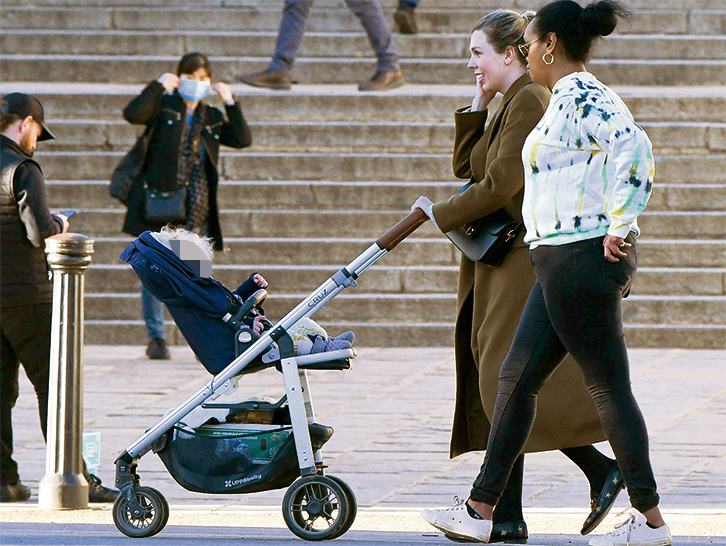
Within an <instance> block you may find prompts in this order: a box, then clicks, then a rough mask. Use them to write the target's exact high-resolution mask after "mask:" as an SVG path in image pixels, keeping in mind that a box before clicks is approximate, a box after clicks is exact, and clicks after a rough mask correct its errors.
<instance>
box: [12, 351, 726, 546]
mask: <svg viewBox="0 0 726 546" xmlns="http://www.w3.org/2000/svg"><path fill="white" fill-rule="evenodd" d="M172 353H173V359H172V360H171V361H149V360H147V359H146V358H145V357H144V355H143V348H142V347H125V346H124V347H105V346H91V347H87V348H86V349H85V353H84V355H85V374H84V416H85V430H86V431H95V432H100V433H101V437H102V447H101V450H102V457H101V467H100V469H99V475H100V476H101V477H102V478H103V479H104V481H105V482H106V483H109V484H110V483H112V482H113V473H114V465H113V461H114V459H115V458H116V456H117V455H118V454H119V453H121V452H122V451H123V449H124V448H125V447H126V446H127V445H129V444H130V443H131V442H133V441H134V440H135V439H136V438H138V437H139V436H140V435H141V434H142V433H143V431H144V430H146V429H147V428H149V427H150V426H151V425H153V424H154V423H155V422H156V421H157V420H158V419H159V418H160V417H161V416H162V415H163V413H164V412H165V411H166V410H167V409H169V408H172V407H174V406H175V405H177V404H179V403H180V402H182V401H183V400H184V399H185V398H186V397H187V396H188V395H189V394H191V393H192V392H194V391H195V390H197V389H198V388H199V387H201V386H202V385H203V384H204V382H205V381H207V380H208V379H209V377H210V376H209V375H208V374H207V373H206V372H205V371H204V370H203V368H202V367H201V365H200V364H199V363H198V362H196V360H195V359H194V357H193V355H192V354H191V352H190V351H189V350H188V349H187V348H182V347H174V348H172ZM630 354H631V367H632V378H633V386H634V391H635V395H636V397H637V399H638V401H639V403H640V406H641V409H642V411H643V413H644V415H645V419H646V423H647V425H648V430H649V434H650V442H651V443H650V449H651V456H652V463H653V467H654V470H655V474H656V478H657V480H658V483H659V488H660V493H661V496H662V501H661V506H662V508H663V510H664V511H665V512H666V514H667V515H668V518H669V522H670V523H671V528H672V530H673V533H674V535H678V536H680V537H682V538H683V541H682V542H681V543H683V544H690V543H693V544H696V543H698V544H701V543H703V544H726V538H724V537H726V502H724V499H726V429H724V426H723V425H724V415H726V380H725V378H726V376H725V374H724V368H723V366H724V362H726V354H724V352H722V351H692V350H689V351H686V350H672V349H669V350H653V349H636V350H632V351H631V353H630ZM453 370H454V362H453V351H452V350H450V349H431V348H427V349H376V348H363V349H360V350H359V356H358V358H356V359H355V361H354V362H353V368H352V369H351V370H349V371H346V372H320V371H318V372H311V373H310V382H311V391H312V395H313V400H314V403H315V410H316V414H317V420H318V422H321V423H325V424H328V425H331V426H333V427H334V428H335V430H336V433H335V435H334V436H333V438H332V439H331V440H330V441H329V442H328V444H327V445H326V447H325V450H324V455H325V459H326V463H327V464H328V465H329V470H328V471H329V473H330V474H333V475H335V476H338V477H340V478H342V479H344V480H345V481H346V482H348V484H349V485H350V486H351V487H352V489H353V490H354V491H355V494H356V496H357V499H358V503H359V507H360V515H359V516H358V518H357V520H356V524H355V525H354V527H353V531H356V530H358V531H360V532H362V533H366V532H370V533H375V532H377V531H381V532H383V531H396V532H404V531H406V532H413V533H420V535H419V536H420V537H421V538H423V537H424V536H426V537H428V534H430V533H431V532H432V531H434V530H433V529H432V528H429V527H428V526H427V524H425V523H424V522H422V520H420V519H419V518H418V516H417V512H418V510H419V509H420V508H422V507H426V506H432V505H446V504H449V503H450V502H451V499H452V497H453V495H459V496H465V495H466V494H467V492H468V488H469V485H470V483H471V480H472V479H473V477H474V476H475V475H476V472H477V470H478V468H479V465H480V463H481V454H480V453H473V454H468V455H465V456H462V457H459V458H457V459H454V460H450V459H449V458H448V440H449V433H450V426H451V417H452V412H453V399H454V373H453ZM282 391H283V388H282V377H281V375H280V374H278V373H277V372H276V371H274V370H268V371H264V372H260V373H257V374H254V375H250V376H246V377H245V378H244V379H243V381H242V383H241V388H240V390H239V391H238V393H237V394H235V399H237V397H240V398H244V397H247V396H260V395H266V396H280V395H281V394H282ZM14 423H15V433H16V439H15V441H16V446H15V454H16V458H17V460H18V461H19V464H20V471H21V477H22V479H23V481H24V483H26V484H27V485H29V486H30V487H31V489H32V490H33V497H31V501H29V502H28V503H17V504H7V505H3V506H2V508H0V521H3V522H5V523H10V522H15V523H17V524H18V525H20V522H38V523H40V522H45V523H57V524H59V525H60V526H61V528H67V526H68V525H71V524H81V523H85V524H92V523H99V524H104V526H103V527H99V528H98V529H101V528H103V529H106V530H107V531H108V530H109V529H110V531H115V529H113V528H112V527H111V528H108V527H107V526H108V525H109V524H110V522H111V519H110V507H102V508H101V507H97V508H94V509H92V510H86V511H73V512H53V513H48V512H43V511H40V510H38V509H37V505H36V504H35V502H36V500H37V486H38V481H39V480H40V479H41V478H42V476H43V473H44V457H45V450H44V446H43V442H42V437H41V435H40V431H39V427H38V418H37V406H36V404H35V400H34V396H33V395H32V388H31V386H30V384H29V383H28V382H27V379H25V378H24V377H23V378H22V381H21V396H20V399H19V400H18V404H17V406H16V409H15V412H14ZM600 447H602V449H603V450H605V451H609V448H608V446H607V445H605V444H603V445H602V446H600ZM139 473H140V474H141V477H142V483H143V484H144V485H148V486H152V487H155V488H157V489H159V490H160V491H161V492H162V493H163V494H164V495H165V496H166V498H167V499H168V501H169V503H170V504H171V505H172V516H171V518H170V521H169V526H170V528H171V527H173V526H183V525H203V526H219V527H220V528H224V527H226V526H234V527H245V526H249V527H250V528H258V527H265V528H267V527H269V528H272V529H279V528H284V523H283V522H282V518H281V516H280V514H279V512H280V510H279V507H280V503H281V500H282V496H283V494H284V491H270V492H263V493H255V494H250V495H243V496H239V495H237V496H233V495H203V494H199V493H191V492H188V491H186V490H184V489H182V488H181V487H180V486H179V485H177V484H176V483H175V482H174V481H173V480H172V478H171V477H170V476H169V474H168V473H167V472H166V470H165V468H164V467H163V465H162V464H161V461H160V460H159V459H158V458H157V457H156V456H155V455H153V454H149V455H147V456H145V457H144V458H143V459H142V460H141V462H140V465H139ZM524 482H525V488H524V493H525V499H524V504H525V507H526V518H527V521H528V524H529V529H530V534H533V535H534V537H535V538H537V540H538V542H537V543H542V544H550V543H551V544H557V543H558V542H557V541H558V540H559V539H558V538H557V537H561V538H562V540H565V537H566V540H565V543H566V542H568V541H569V542H571V543H573V544H580V543H581V544H586V543H587V540H586V539H585V537H580V536H579V535H575V534H576V533H577V532H578V531H579V528H580V526H581V523H582V520H583V519H584V516H585V515H586V514H587V511H588V508H587V507H588V487H587V482H586V481H585V479H584V477H583V476H582V475H581V474H580V472H579V470H578V469H577V468H576V467H575V466H574V465H573V464H572V463H571V462H570V461H569V460H568V459H566V458H565V457H564V456H563V455H561V454H560V453H559V452H548V453H537V454H530V455H528V456H527V458H526V464H525V480H524ZM627 508H628V501H627V495H625V494H623V495H621V496H620V498H618V500H617V502H616V504H615V508H614V509H613V511H612V512H611V515H610V516H608V519H607V520H606V521H605V523H604V524H603V525H602V526H601V528H600V530H607V529H609V528H610V527H611V524H612V523H616V522H617V521H618V520H619V519H622V517H623V512H624V511H625V510H626V509H627ZM4 526H5V524H4ZM93 528H94V527H91V529H93ZM6 529H8V531H7V532H10V529H11V527H9V526H6ZM13 529H16V527H13ZM179 529H181V527H180V528H179ZM179 532H180V533H181V534H180V535H179V537H178V538H179V540H180V541H181V542H183V540H182V538H183V532H182V531H181V530H179ZM220 533H221V535H220V536H222V535H224V533H223V532H222V531H220ZM427 533H428V534H427ZM559 533H564V534H563V535H560V534H559ZM21 534H22V531H21ZM571 534H572V536H571ZM283 535H284V536H286V537H288V538H290V537H291V535H289V534H288V535H285V534H284V533H283V534H282V535H281V536H283ZM215 536H216V535H215ZM224 536H226V535H224ZM365 536H366V537H368V538H366V539H365V540H366V541H367V540H368V539H371V536H369V535H365ZM432 536H433V537H436V536H438V537H441V535H440V534H438V535H437V534H436V533H435V531H434V533H433V535H432ZM689 536H690V537H701V538H699V539H696V538H691V539H687V538H686V537H689ZM9 537H10V535H6V538H8V539H9ZM354 538H355V537H354ZM399 538H401V540H403V539H404V538H405V537H403V535H402V536H400V537H399ZM346 540H348V539H346ZM350 540H353V539H350ZM361 540H362V539H361ZM371 540H372V539H371ZM392 540H393V539H392ZM689 540H697V542H689ZM698 540H703V541H707V542H698ZM548 541H553V542H548ZM582 541H584V542H582ZM396 542H398V540H397V539H396ZM426 542H428V539H427V540H426ZM445 542H446V541H444V542H443V543H445ZM39 543H42V544H50V542H39ZM72 543H74V544H76V542H72ZM101 543H104V542H98V544H101ZM351 543H352V542H351ZM412 543H415V541H414V542H412ZM532 543H533V539H530V544H532ZM366 544H368V542H366Z"/></svg>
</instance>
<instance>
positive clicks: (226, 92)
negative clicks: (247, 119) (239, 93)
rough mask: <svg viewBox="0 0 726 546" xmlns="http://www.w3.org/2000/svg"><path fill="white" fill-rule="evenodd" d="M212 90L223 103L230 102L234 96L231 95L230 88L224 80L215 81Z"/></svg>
mask: <svg viewBox="0 0 726 546" xmlns="http://www.w3.org/2000/svg"><path fill="white" fill-rule="evenodd" d="M212 91H214V92H215V93H217V95H219V98H220V99H222V100H223V101H224V102H225V104H232V103H233V102H234V97H233V96H232V88H231V87H230V86H229V85H227V84H226V83H224V82H217V83H215V84H214V85H213V86H212Z"/></svg>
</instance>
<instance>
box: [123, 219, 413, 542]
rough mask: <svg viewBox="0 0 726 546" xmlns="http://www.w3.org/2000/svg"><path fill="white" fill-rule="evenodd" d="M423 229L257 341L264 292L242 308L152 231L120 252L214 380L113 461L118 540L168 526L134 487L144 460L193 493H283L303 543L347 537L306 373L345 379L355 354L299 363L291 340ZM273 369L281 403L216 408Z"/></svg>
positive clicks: (287, 515) (338, 280) (369, 255)
mask: <svg viewBox="0 0 726 546" xmlns="http://www.w3.org/2000/svg"><path fill="white" fill-rule="evenodd" d="M426 220H427V218H426V216H425V214H424V213H423V212H422V211H421V210H419V209H415V210H414V211H413V212H411V213H410V214H409V215H408V216H406V217H405V218H404V219H403V220H401V221H400V222H398V223H397V224H396V225H395V226H393V227H392V228H391V229H389V230H388V231H387V232H386V233H384V234H383V235H382V236H381V237H380V238H379V239H378V240H377V241H376V242H375V243H374V244H372V245H371V246H370V247H369V248H368V249H366V250H365V251H364V252H363V253H362V254H360V255H359V256H358V257H357V258H356V259H354V260H353V261H352V262H351V263H349V264H348V265H347V266H345V267H344V268H342V269H340V270H339V271H337V272H336V273H334V274H333V275H332V276H331V277H330V278H329V279H328V280H327V281H326V282H325V283H323V284H322V285H321V286H320V287H318V288H317V289H316V290H315V291H314V292H313V293H312V294H310V295H309V296H308V297H307V298H305V299H304V300H303V301H302V302H300V303H299V304H298V305H297V306H296V307H295V308H294V309H293V310H292V311H290V312H289V313H288V314H287V315H285V316H284V317H283V318H282V319H281V320H280V321H278V322H277V323H276V324H274V325H271V328H270V329H269V330H266V331H264V332H263V333H262V335H257V334H256V333H255V332H254V331H253V329H252V328H250V327H249V326H247V325H246V324H245V321H244V320H243V319H245V318H246V317H249V316H250V315H255V314H256V313H259V306H260V305H261V304H262V302H263V301H264V299H265V297H266V295H267V293H266V292H265V290H258V291H257V292H255V293H254V294H253V295H252V296H250V297H249V298H248V299H247V300H245V301H244V302H243V303H241V304H240V302H239V301H238V299H237V298H235V297H234V295H233V294H232V293H231V292H230V291H229V290H228V289H227V288H225V287H224V286H223V285H222V284H220V283H219V282H217V281H216V280H214V279H212V278H201V277H199V276H197V275H196V274H195V273H194V272H192V271H191V269H190V268H189V267H187V266H186V264H184V262H183V261H182V260H180V259H179V258H177V256H176V255H175V254H174V252H172V251H171V250H169V249H168V248H166V247H165V246H164V245H162V244H161V243H159V242H158V241H156V239H154V237H153V236H151V234H150V233H149V232H145V233H142V234H141V235H140V236H139V238H138V239H136V240H135V241H134V243H132V244H131V245H130V246H129V247H128V248H126V250H124V252H123V253H122V254H121V259H123V260H124V261H127V262H128V263H129V264H131V266H132V267H133V268H134V270H135V271H136V273H137V275H138V276H139V277H140V279H141V281H142V282H143V283H144V285H145V286H146V287H147V288H148V289H149V290H150V291H151V292H152V293H153V294H154V295H155V296H156V297H157V298H158V299H160V300H161V301H162V302H164V303H165V304H166V306H167V308H168V309H169V312H170V314H171V316H172V318H173V319H174V322H175V323H176V324H177V327H178V328H179V330H180V331H181V333H182V335H183V336H184V338H185V339H186V340H187V342H188V343H189V346H190V347H191V348H192V350H193V351H194V353H195V354H196V356H197V357H198V359H199V360H200V362H201V363H202V365H203V366H204V367H205V368H206V369H207V370H208V371H209V372H210V373H212V374H215V375H214V378H213V379H212V380H211V381H209V382H208V383H206V384H205V385H204V386H203V387H202V388H201V389H199V390H198V391H197V392H196V393H194V394H193V395H192V396H190V397H189V398H188V399H187V400H186V401H184V402H183V403H182V404H181V405H180V406H178V407H177V408H175V409H173V410H170V411H168V412H167V413H166V415H165V416H164V417H163V418H162V420H161V421H160V422H158V423H157V424H156V425H154V426H153V427H151V428H150V429H149V430H147V431H146V432H145V433H144V434H143V435H142V436H141V437H140V438H139V439H138V440H136V441H135V442H134V443H133V444H131V445H130V446H128V447H127V448H126V449H125V450H124V452H123V453H121V455H119V457H118V458H117V459H116V462H115V464H116V486H117V487H118V488H119V489H120V491H121V494H120V495H119V497H118V498H117V499H116V502H115V503H114V506H113V520H114V523H115V525H116V527H117V528H118V529H119V531H121V532H122V533H123V534H125V535H126V536H129V537H132V538H143V537H150V536H153V535H155V534H157V533H158V532H159V531H161V530H162V529H163V528H164V526H165V525H166V523H167V520H168V518H169V505H168V503H167V501H166V499H165V498H164V496H163V495H162V494H161V493H160V492H159V491H157V490H156V489H153V488H151V487H146V486H141V485H139V482H140V477H139V475H138V474H137V465H138V463H139V459H141V457H143V456H144V455H145V454H147V453H148V452H149V451H153V452H155V453H156V454H157V455H158V456H159V458H160V459H161V460H162V462H163V463H164V465H165V466H166V468H167V470H168V471H169V473H170V474H171V476H172V477H173V478H174V479H175V480H176V481H177V482H178V483H179V484H180V485H181V486H182V487H184V488H185V489H188V490H190V491H197V492H201V493H212V494H214V493H217V494H220V493H224V494H228V493H251V492H255V491H268V490H272V489H280V488H284V487H288V486H289V487H288V489H287V491H286V493H285V496H284V498H283V501H282V514H283V517H284V519H285V523H286V524H287V526H288V528H289V529H290V531H291V532H292V533H294V534H295V535H297V536H298V537H300V538H302V539H305V540H330V539H334V538H337V537H339V536H341V535H343V534H344V533H345V532H346V531H347V530H348V529H349V528H350V526H351V525H352V524H353V521H354V520H355V516H356V510H357V505H356V499H355V495H354V494H353V491H352V490H351V489H350V487H349V486H348V485H347V484H346V483H345V482H343V481H342V480H341V479H339V478H336V477H334V476H329V475H326V473H325V465H324V464H323V457H322V451H321V448H322V446H323V445H324V444H325V442H326V441H327V440H329V439H330V437H331V436H332V434H333V429H332V428H331V427H328V426H325V425H321V424H319V423H316V421H315V414H314V411H313V403H312V398H311V396H310V386H309V383H308V376H307V370H345V369H349V368H350V360H351V359H352V358H355V351H354V350H353V349H352V348H350V349H343V350H337V351H329V352H322V353H312V354H307V355H302V356H300V355H297V356H296V355H295V349H294V345H293V341H292V338H291V336H290V334H289V331H290V329H291V328H292V327H293V326H295V325H296V324H297V323H298V322H300V321H301V320H302V319H304V318H306V317H310V316H312V315H313V314H314V313H315V312H317V311H318V310H319V309H320V308H322V307H324V306H325V305H326V304H327V303H328V302H329V301H330V300H331V299H333V298H334V297H335V296H337V295H338V293H340V292H341V291H342V290H343V289H345V288H347V287H349V286H355V285H356V279H357V278H358V277H359V276H360V275H361V274H362V273H363V272H364V271H366V270H367V269H368V268H369V267H370V266H372V265H373V264H374V263H375V262H376V261H377V260H378V259H380V258H381V257H382V256H383V255H384V254H386V253H387V252H390V251H391V250H392V249H393V248H394V247H395V246H396V245H398V244H399V243H400V242H401V241H403V239H405V238H406V237H408V235H410V234H411V233H413V231H415V230H416V229H417V228H418V227H419V226H420V225H421V224H423V223H424V222H425V221H426ZM272 367H274V368H276V369H277V370H278V371H280V372H282V379H283V383H284V387H285V395H284V396H283V397H282V398H281V399H280V400H278V401H276V402H275V401H265V400H259V399H253V400H246V401H241V402H236V403H227V404H223V403H214V402H215V400H217V399H218V398H219V397H221V396H228V395H231V394H232V393H234V391H235V390H236V389H237V388H238V380H239V379H240V377H241V376H243V375H245V374H249V373H254V372H257V371H260V370H263V369H267V368H272Z"/></svg>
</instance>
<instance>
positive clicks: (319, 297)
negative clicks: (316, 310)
mask: <svg viewBox="0 0 726 546" xmlns="http://www.w3.org/2000/svg"><path fill="white" fill-rule="evenodd" d="M327 295H328V289H327V288H323V291H322V292H320V293H319V294H317V295H316V296H315V297H314V298H313V299H312V300H310V302H308V307H314V306H316V305H317V304H318V303H320V302H321V301H322V299H323V298H324V297H325V296H327Z"/></svg>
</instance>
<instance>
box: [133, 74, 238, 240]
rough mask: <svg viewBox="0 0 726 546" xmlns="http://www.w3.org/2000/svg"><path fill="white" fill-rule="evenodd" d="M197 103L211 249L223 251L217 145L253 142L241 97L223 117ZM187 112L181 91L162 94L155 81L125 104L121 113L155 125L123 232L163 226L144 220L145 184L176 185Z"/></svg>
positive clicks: (231, 145)
mask: <svg viewBox="0 0 726 546" xmlns="http://www.w3.org/2000/svg"><path fill="white" fill-rule="evenodd" d="M198 108H204V116H205V117H204V119H205V123H204V129H203V130H202V141H203V144H204V149H205V150H206V151H207V154H206V155H207V162H206V167H207V180H208V182H209V231H210V236H211V237H212V239H214V248H215V250H221V249H222V248H223V241H222V230H221V228H220V225H219V207H218V205H217V186H218V184H219V175H218V173H217V160H218V158H219V145H220V144H224V145H225V146H230V147H232V148H246V147H247V146H249V145H250V144H252V135H251V132H250V128H249V127H248V125H247V122H246V121H245V118H244V115H243V114H242V107H241V106H240V104H239V102H235V103H234V104H233V105H230V106H225V110H226V119H225V114H224V113H222V111H220V110H219V109H217V108H214V107H212V106H208V105H206V104H204V103H203V102H202V103H200V104H199V106H198ZM185 111H186V106H185V104H184V100H183V99H182V98H181V96H179V94H178V93H177V92H174V93H173V94H168V93H166V92H165V89H164V86H163V85H161V84H160V83H159V82H158V81H153V82H151V83H150V84H149V85H147V86H146V88H145V89H144V90H143V91H142V92H141V94H140V95H139V96H138V97H136V98H135V99H133V100H132V101H131V102H130V103H129V104H128V106H127V107H126V108H125V109H124V118H126V120H127V121H129V122H130V123H135V124H143V125H146V126H149V125H152V124H155V125H154V134H153V135H152V137H151V141H150V143H149V151H148V153H147V156H146V163H145V166H144V169H143V172H142V175H141V177H140V179H139V181H138V182H137V183H136V184H135V185H134V187H133V188H132V189H131V192H130V194H129V201H128V212H127V213H126V220H125V221H124V227H123V231H124V232H125V233H129V234H130V235H136V236H138V235H139V234H141V233H142V232H144V231H146V230H152V231H158V230H159V229H161V228H162V225H161V224H155V223H151V222H149V221H147V220H146V217H145V212H144V188H143V183H144V182H146V183H147V184H148V185H149V187H152V188H158V189H163V190H169V189H175V188H176V187H177V179H176V174H177V165H178V158H179V152H180V145H181V137H182V129H183V125H184V115H185Z"/></svg>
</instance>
